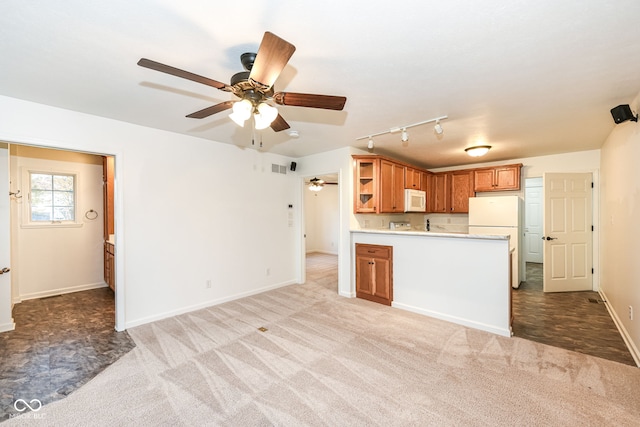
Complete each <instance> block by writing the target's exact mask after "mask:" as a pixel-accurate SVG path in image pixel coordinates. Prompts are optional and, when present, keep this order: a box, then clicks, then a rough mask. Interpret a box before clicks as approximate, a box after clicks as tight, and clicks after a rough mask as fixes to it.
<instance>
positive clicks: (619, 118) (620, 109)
mask: <svg viewBox="0 0 640 427" xmlns="http://www.w3.org/2000/svg"><path fill="white" fill-rule="evenodd" d="M611 116H613V121H614V122H616V124H619V123H622V122H626V121H627V120H631V121H633V122H637V121H638V116H637V115H636V116H634V115H633V112H632V111H631V107H629V104H623V105H618V106H617V107H614V108H612V109H611Z"/></svg>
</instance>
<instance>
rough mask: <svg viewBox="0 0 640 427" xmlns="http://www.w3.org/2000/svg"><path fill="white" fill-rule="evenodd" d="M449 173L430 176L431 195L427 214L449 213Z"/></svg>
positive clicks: (428, 198)
mask: <svg viewBox="0 0 640 427" xmlns="http://www.w3.org/2000/svg"><path fill="white" fill-rule="evenodd" d="M449 177H450V174H448V173H434V174H433V175H430V176H429V184H428V185H429V193H428V194H429V195H428V197H427V212H434V213H447V212H449V204H448V203H447V202H448V197H447V195H448V194H449V179H450V178H449Z"/></svg>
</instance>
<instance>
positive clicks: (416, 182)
mask: <svg viewBox="0 0 640 427" xmlns="http://www.w3.org/2000/svg"><path fill="white" fill-rule="evenodd" d="M426 175H427V174H426V172H423V171H421V170H420V169H415V168H411V167H409V166H406V167H405V168H404V188H407V189H410V190H422V191H426V187H424V182H425V176H426Z"/></svg>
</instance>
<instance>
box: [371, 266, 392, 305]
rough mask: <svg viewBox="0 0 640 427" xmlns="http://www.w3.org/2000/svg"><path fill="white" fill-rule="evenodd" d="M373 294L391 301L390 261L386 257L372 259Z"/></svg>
mask: <svg viewBox="0 0 640 427" xmlns="http://www.w3.org/2000/svg"><path fill="white" fill-rule="evenodd" d="M372 267H373V268H372V269H373V272H374V273H373V295H374V296H376V297H378V298H381V299H383V300H388V301H389V302H391V286H390V285H391V284H390V282H389V281H390V278H391V271H390V267H391V261H390V260H388V259H382V258H377V259H373V265H372Z"/></svg>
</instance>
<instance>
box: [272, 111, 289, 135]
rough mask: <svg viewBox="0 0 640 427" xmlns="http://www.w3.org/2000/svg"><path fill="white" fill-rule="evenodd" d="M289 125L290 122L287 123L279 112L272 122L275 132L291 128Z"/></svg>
mask: <svg viewBox="0 0 640 427" xmlns="http://www.w3.org/2000/svg"><path fill="white" fill-rule="evenodd" d="M289 127H290V126H289V123H287V122H286V120H285V119H284V118H282V116H281V115H280V114H278V117H276V119H275V120H274V121H273V122H271V129H273V131H274V132H280V131H282V130H285V129H289Z"/></svg>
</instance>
